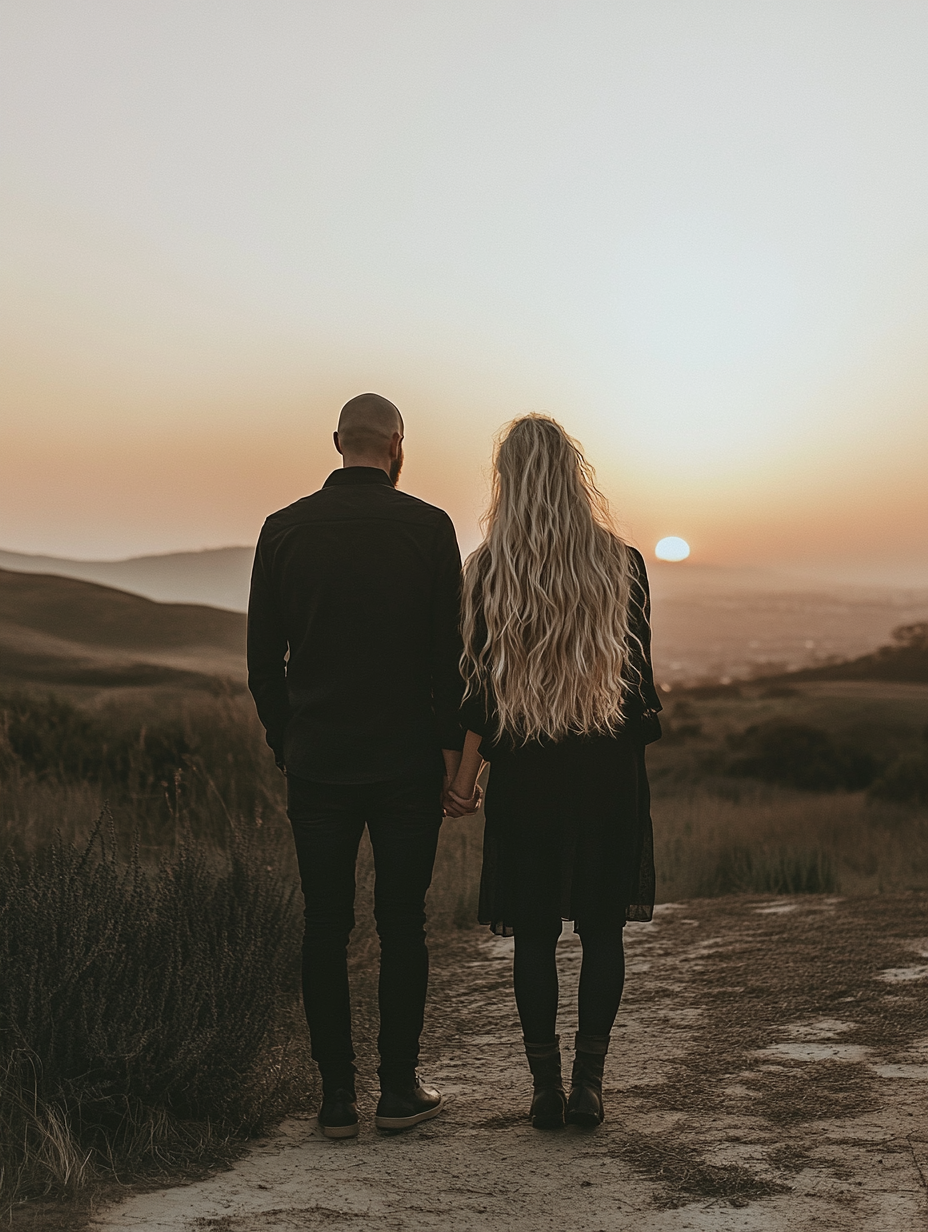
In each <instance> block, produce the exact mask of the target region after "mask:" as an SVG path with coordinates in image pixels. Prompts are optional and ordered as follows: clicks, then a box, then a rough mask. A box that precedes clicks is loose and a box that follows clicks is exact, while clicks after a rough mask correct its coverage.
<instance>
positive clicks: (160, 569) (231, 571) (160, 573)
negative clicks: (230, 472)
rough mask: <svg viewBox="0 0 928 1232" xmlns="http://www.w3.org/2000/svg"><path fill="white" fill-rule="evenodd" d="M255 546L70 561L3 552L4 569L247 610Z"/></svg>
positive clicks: (0, 564) (158, 597)
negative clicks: (121, 558)
mask: <svg viewBox="0 0 928 1232" xmlns="http://www.w3.org/2000/svg"><path fill="white" fill-rule="evenodd" d="M253 557H254V549H253V548H250V547H232V548H209V549H206V550H205V551H202V552H165V553H163V554H160V555H157V556H133V557H129V558H128V559H126V560H68V559H66V558H64V557H60V556H29V555H26V554H24V553H22V552H7V551H0V569H14V570H16V572H18V573H44V574H55V575H57V576H59V577H71V578H80V579H81V580H82V581H85V582H97V583H99V584H100V585H103V586H115V587H117V588H118V589H119V590H128V591H132V592H133V593H135V594H138V595H144V596H145V598H147V599H154V600H155V601H156V602H158V603H205V604H209V605H210V606H211V607H220V608H229V609H231V610H232V611H236V612H243V611H244V610H245V607H246V606H247V603H248V581H249V577H250V575H251V562H252V558H253Z"/></svg>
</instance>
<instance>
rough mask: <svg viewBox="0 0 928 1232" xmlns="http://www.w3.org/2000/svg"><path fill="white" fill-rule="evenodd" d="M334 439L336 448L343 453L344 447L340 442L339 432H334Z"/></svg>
mask: <svg viewBox="0 0 928 1232" xmlns="http://www.w3.org/2000/svg"><path fill="white" fill-rule="evenodd" d="M332 440H333V441H334V442H335V448H336V449H337V450H338V452H339V453H341V451H342V447H341V445H339V443H338V433H337V432H333V433H332Z"/></svg>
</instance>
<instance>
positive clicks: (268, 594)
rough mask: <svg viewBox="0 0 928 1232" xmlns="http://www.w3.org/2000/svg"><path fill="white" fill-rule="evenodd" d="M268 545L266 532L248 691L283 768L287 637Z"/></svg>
mask: <svg viewBox="0 0 928 1232" xmlns="http://www.w3.org/2000/svg"><path fill="white" fill-rule="evenodd" d="M266 557H267V543H266V539H265V533H264V531H263V530H262V532H261V536H260V538H259V539H258V547H257V550H256V551H255V563H254V567H253V569H252V573H251V593H250V596H249V599H248V688H249V689H250V690H251V695H252V697H254V699H255V706H256V708H257V711H258V718H259V719H260V720H261V722H262V723H263V724H264V730H265V732H266V733H267V742H268V744H269V745H270V747H271V748H272V749H273V750H274V757H275V759H276V761H277V764H278V765H279V766H282V765H283V758H284V735H285V734H286V730H287V724H288V723H289V721H290V701H289V698H288V696H287V666H286V659H287V649H288V644H287V635H286V632H285V630H284V622H283V615H282V613H281V610H280V604H279V601H278V598H277V596H276V594H275V593H274V590H273V587H272V585H271V581H270V578H269V576H268V570H267V560H266Z"/></svg>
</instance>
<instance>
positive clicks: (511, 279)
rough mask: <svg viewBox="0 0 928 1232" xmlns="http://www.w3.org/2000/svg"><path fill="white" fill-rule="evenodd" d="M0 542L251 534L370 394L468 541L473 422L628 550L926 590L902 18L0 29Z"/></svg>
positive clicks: (322, 463) (76, 12) (470, 15)
mask: <svg viewBox="0 0 928 1232" xmlns="http://www.w3.org/2000/svg"><path fill="white" fill-rule="evenodd" d="M2 21H3V25H4V31H3V33H4V37H3V40H2V46H3V50H2V51H0V63H2V65H3V74H2V75H3V77H4V80H5V82H6V85H5V87H4V92H5V95H6V98H5V111H6V114H7V115H8V116H9V115H13V116H14V117H15V124H12V125H9V124H8V125H7V128H6V132H5V135H4V136H3V138H2V157H3V160H4V166H5V168H6V173H5V177H4V183H5V188H4V190H3V195H2V200H0V208H2V213H3V218H4V225H3V228H2V233H3V237H4V238H3V241H2V243H3V249H4V265H5V269H6V275H5V286H6V291H5V294H4V301H5V302H4V308H3V315H2V321H0V333H2V337H3V346H4V351H5V353H6V356H7V359H6V361H5V363H4V368H3V374H2V378H0V379H2V398H3V407H4V410H3V427H2V431H0V446H2V447H0V547H3V548H7V549H13V550H18V551H26V552H44V553H51V554H59V555H71V556H80V557H117V556H124V555H130V554H138V553H144V552H153V551H171V550H185V549H191V548H198V547H204V546H220V545H224V544H230V543H248V542H251V541H253V540H254V537H255V535H256V533H257V530H258V529H259V527H260V524H261V521H262V520H263V517H264V516H265V515H266V514H267V513H268V512H270V511H271V510H273V509H275V508H278V507H280V506H281V505H283V504H286V503H288V502H289V501H291V500H293V499H295V498H296V497H298V496H300V495H302V494H304V493H305V492H306V491H309V490H312V488H314V487H315V486H318V484H319V483H320V482H321V481H322V480H323V479H324V477H325V475H326V474H327V473H328V472H329V470H330V469H332V468H334V466H335V465H337V464H338V459H337V456H336V455H335V454H334V451H333V450H332V448H331V444H330V433H331V430H332V427H333V426H334V420H335V418H336V416H337V412H338V408H339V406H340V405H341V403H342V402H343V401H345V400H346V399H347V398H348V397H351V396H352V395H354V394H355V393H358V392H361V391H362V390H365V389H375V390H377V391H379V392H382V393H384V394H385V395H386V396H388V397H390V398H392V399H393V400H394V401H395V402H397V404H398V405H399V406H400V408H401V409H402V411H403V413H404V415H405V417H406V421H407V463H406V468H405V471H404V476H403V480H402V483H403V486H404V487H405V488H406V489H407V490H408V491H411V492H414V493H415V494H417V495H420V496H422V497H423V498H425V499H427V500H431V501H434V502H436V503H439V504H442V505H443V506H444V507H446V508H447V509H448V510H449V512H450V513H451V514H452V516H453V517H454V518H455V521H456V524H457V525H458V529H459V533H460V537H461V541H462V546H464V547H466V548H470V547H472V546H473V545H474V543H475V542H476V538H477V517H478V515H479V512H480V510H481V508H482V505H483V501H484V497H485V487H486V476H487V470H488V466H489V456H490V450H491V445H492V438H493V435H494V433H495V432H496V431H497V430H498V428H499V427H500V425H501V424H502V423H504V422H505V421H506V420H508V419H510V418H512V417H513V416H514V415H517V414H519V413H521V412H523V411H526V410H544V411H548V412H550V413H551V414H553V415H555V416H556V417H557V418H558V419H560V420H561V422H563V423H564V425H565V427H566V428H567V429H568V431H570V432H571V433H572V434H573V435H575V436H576V437H578V438H579V439H580V440H581V442H582V443H583V444H584V446H585V447H586V450H587V453H588V456H589V457H590V460H591V461H592V462H593V464H594V465H595V467H596V469H597V473H598V475H599V478H600V482H601V485H602V487H603V488H604V490H605V491H606V492H607V494H608V495H609V497H610V499H611V500H612V502H613V505H614V508H615V511H616V514H617V517H618V519H619V522H620V524H621V525H622V526H623V527H624V528H625V530H626V532H627V533H628V535H629V537H630V538H632V539H633V541H635V542H636V543H638V544H640V545H641V546H642V547H643V548H645V549H646V550H648V551H650V550H651V549H652V548H653V544H654V543H655V542H656V540H657V539H658V538H660V537H661V536H663V535H681V536H683V537H684V538H685V539H687V541H688V542H689V543H690V544H691V546H692V549H693V557H692V559H693V560H694V561H701V562H706V563H715V564H763V565H767V564H770V565H780V566H806V567H812V566H821V567H822V568H823V569H824V568H833V569H835V570H838V571H844V572H845V573H853V572H854V570H860V571H862V574H861V575H862V576H863V573H864V572H866V571H868V570H869V571H871V572H873V571H874V570H876V571H877V572H878V571H879V570H880V569H883V570H884V571H885V572H886V573H887V576H889V574H892V573H893V571H894V570H895V571H896V574H898V576H899V577H900V578H901V577H902V576H905V577H911V578H912V579H916V578H918V577H921V576H923V577H924V579H925V583H926V584H928V483H926V470H928V467H926V460H928V346H926V341H928V159H926V158H925V149H926V137H928V76H926V74H925V73H924V63H925V58H926V52H928V9H926V8H925V6H924V5H921V4H916V3H909V2H907V0H906V2H902V0H899V2H897V0H884V2H882V3H879V4H877V3H870V2H866V3H864V2H861V0H846V2H844V3H841V4H837V3H831V2H823V0H802V2H801V3H799V2H796V3H794V2H793V0H779V2H778V3H777V4H776V5H768V4H761V3H753V2H749V3H746V4H745V3H735V2H734V0H731V2H721V0H704V2H703V0H700V2H699V3H697V4H692V3H686V2H684V0H675V2H669V0H653V3H649V4H648V5H641V4H638V3H634V2H628V3H625V2H622V0H616V2H615V3H609V4H604V3H587V2H584V0H575V2H572V3H566V2H560V0H558V2H557V3H546V2H543V3H541V4H539V3H528V2H527V0H524V2H522V0H520V2H518V3H516V2H514V0H495V2H494V3H490V0H472V2H469V3H468V4H466V5H465V4H463V3H438V4H435V3H427V2H426V0H402V2H400V0H326V2H324V3H314V2H309V3H298V2H297V0H266V2H265V3H262V4H261V5H258V4H257V3H254V2H253V0H249V2H248V3H243V2H231V3H226V4H218V3H214V2H209V3H207V2H197V3H194V4H185V3H182V2H181V0H140V3H138V4H134V5H132V6H124V5H120V4H117V3H116V0H89V2H88V3H86V4H83V5H81V6H73V5H70V4H68V3H65V0H34V3H30V4H29V5H11V6H9V7H8V8H7V9H6V10H5V13H4V14H3V17H2Z"/></svg>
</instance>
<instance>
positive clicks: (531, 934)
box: [248, 394, 660, 1138]
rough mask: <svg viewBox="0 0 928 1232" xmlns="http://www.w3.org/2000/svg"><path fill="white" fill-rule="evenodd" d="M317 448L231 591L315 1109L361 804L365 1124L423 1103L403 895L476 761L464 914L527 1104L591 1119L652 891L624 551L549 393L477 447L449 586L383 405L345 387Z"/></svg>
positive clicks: (342, 1119)
mask: <svg viewBox="0 0 928 1232" xmlns="http://www.w3.org/2000/svg"><path fill="white" fill-rule="evenodd" d="M335 448H336V449H337V450H338V452H339V453H340V454H341V455H342V460H343V464H344V465H343V469H341V470H336V471H334V472H333V473H332V474H331V475H330V476H329V478H328V479H327V480H326V481H325V484H324V485H323V487H322V489H321V490H320V491H318V492H314V493H313V494H312V495H311V496H307V497H304V498H303V499H302V500H299V501H297V502H296V503H295V504H293V505H290V506H289V507H288V508H286V509H283V510H281V511H280V512H279V513H275V514H273V515H272V516H271V517H270V518H268V520H267V522H266V523H265V525H264V528H263V530H262V532H261V536H260V539H259V541H258V548H257V553H256V556H255V564H254V573H253V577H252V586H251V598H250V602H249V612H248V669H249V677H248V682H249V687H250V689H251V692H252V694H253V695H254V698H255V702H256V705H257V709H258V714H259V716H260V718H261V721H262V723H263V724H264V727H265V729H266V731H267V742H268V744H269V745H270V747H271V749H272V750H273V752H274V756H275V758H276V760H277V764H278V765H279V766H280V767H281V769H282V770H285V773H286V775H287V812H288V816H289V818H290V821H291V823H292V826H293V835H294V839H295V842H296V853H297V858H298V861H299V868H300V878H301V882H302V889H303V895H304V899H305V904H306V911H305V921H306V924H305V934H304V940H303V968H302V970H303V1000H304V1005H305V1009H306V1018H307V1021H308V1023H309V1031H310V1037H311V1042H312V1055H313V1058H314V1060H315V1061H316V1062H317V1064H318V1065H319V1069H320V1071H321V1074H322V1088H323V1098H322V1107H321V1109H320V1112H319V1124H320V1126H321V1128H322V1130H323V1132H324V1133H325V1135H326V1136H328V1137H330V1138H348V1137H353V1136H354V1135H356V1134H357V1132H358V1112H357V1106H356V1101H355V1082H354V1079H355V1067H354V1059H355V1053H354V1049H353V1047H352V1042H351V1008H350V1002H349V992H348V972H347V962H346V955H347V947H348V938H349V934H350V933H351V930H352V928H353V926H354V895H355V864H356V860H357V853H358V844H359V842H360V840H361V836H362V833H363V831H364V827H365V825H366V826H367V827H368V831H369V833H370V840H371V844H372V847H373V851H374V861H375V869H376V886H375V892H374V910H375V916H376V922H377V932H378V934H379V937H380V945H381V962H380V983H379V1004H380V1033H379V1035H378V1040H377V1045H378V1049H379V1052H380V1067H379V1070H378V1073H379V1076H380V1086H381V1096H380V1101H379V1103H378V1105H377V1113H376V1124H377V1126H378V1127H379V1128H381V1129H391V1130H397V1129H405V1128H407V1127H409V1126H411V1125H415V1124H417V1123H418V1122H420V1121H424V1120H427V1119H429V1118H430V1117H433V1116H435V1115H436V1114H437V1113H438V1112H440V1111H441V1108H442V1097H441V1095H440V1093H439V1092H438V1091H436V1090H435V1089H434V1088H432V1087H429V1086H426V1085H425V1084H423V1083H422V1082H421V1081H420V1078H419V1075H418V1072H417V1065H418V1060H419V1036H420V1034H421V1031H422V1023H423V1013H424V1007H425V997H426V989H427V984H428V951H427V949H426V944H425V928H424V925H425V895H426V891H427V890H428V887H429V882H430V880H431V876H432V865H433V863H434V859H435V850H436V846H437V843H438V833H439V829H440V827H441V824H442V818H443V816H444V817H452V818H453V817H460V816H463V815H465V814H468V813H474V812H476V811H477V809H478V808H479V806H480V802H481V791H480V788H479V787H478V785H477V780H478V776H479V775H480V772H481V770H482V768H483V764H484V762H485V761H488V762H489V763H490V765H491V774H490V779H489V785H488V787H487V794H486V808H485V813H486V827H485V832H484V862H483V874H482V879H481V887H480V913H479V918H480V921H481V923H484V924H488V925H490V927H491V928H492V929H493V931H494V932H495V933H498V934H504V935H506V936H513V935H514V937H515V959H514V967H513V976H514V983H515V996H516V1002H517V1005H518V1010H519V1018H520V1020H521V1024H522V1031H523V1036H524V1041H525V1051H526V1055H527V1058H528V1065H529V1068H530V1070H531V1074H532V1077H533V1085H534V1095H533V1098H532V1103H531V1111H530V1116H531V1120H532V1124H533V1125H534V1126H536V1127H537V1128H539V1129H554V1128H557V1127H559V1126H562V1125H563V1124H564V1123H565V1120H566V1121H567V1122H568V1123H572V1124H576V1125H585V1126H594V1125H598V1124H599V1123H600V1122H601V1121H602V1119H603V1104H602V1076H603V1064H604V1060H605V1056H606V1051H607V1048H608V1044H609V1035H610V1032H611V1030H612V1025H613V1022H614V1020H615V1016H616V1013H617V1011H618V1007H619V1000H620V997H621V995H622V986H623V982H624V977H625V962H624V954H623V948H622V929H623V927H624V924H625V921H626V920H629V919H631V920H648V919H650V918H651V908H652V905H653V902H654V867H653V854H652V852H653V847H652V838H651V819H650V812H649V795H648V781H647V776H646V773H645V764H644V746H645V744H646V743H648V742H649V741H650V740H652V739H655V738H656V737H657V736H658V735H659V734H660V725H659V721H658V719H657V711H658V710H659V709H660V702H659V701H658V698H657V694H656V693H655V691H654V683H653V676H652V672H651V664H650V630H649V625H648V616H649V602H648V584H647V577H646V574H645V568H644V562H643V560H642V558H641V556H640V554H639V553H638V552H637V551H636V550H635V549H634V548H631V547H629V546H628V545H627V544H625V543H624V542H623V541H622V540H621V539H620V538H619V537H618V535H616V534H615V532H614V531H613V530H612V529H611V527H610V519H609V512H608V509H607V506H606V503H605V500H604V499H603V497H602V496H601V495H600V493H599V492H598V491H597V489H596V487H595V485H594V482H593V473H592V470H591V468H590V467H589V465H588V464H587V462H586V460H585V459H584V457H583V454H582V453H581V451H580V449H579V447H578V446H577V445H576V443H575V442H574V441H572V440H571V439H570V437H568V436H567V435H566V433H565V432H564V431H563V429H562V428H561V427H560V426H559V425H558V424H557V423H555V422H554V420H552V419H550V418H547V417H546V416H541V415H527V416H525V417H523V418H520V419H517V420H515V422H514V423H512V424H511V425H510V426H509V428H508V430H507V432H506V435H505V436H504V437H503V439H502V441H501V443H500V445H499V448H498V450H497V453H496V459H495V473H494V485H493V498H492V502H491V505H490V510H489V513H488V515H487V518H486V532H487V533H486V538H485V540H484V542H483V543H482V544H481V546H480V547H479V548H478V549H477V550H476V552H474V553H473V555H472V556H471V557H470V558H469V559H468V561H467V563H466V565H465V568H464V573H463V587H462V574H461V559H460V554H459V552H458V546H457V541H456V539H455V534H454V529H453V527H452V524H451V520H450V518H449V517H448V515H447V514H445V513H443V512H442V511H441V510H440V509H436V508H435V507H434V506H432V505H427V504H425V503H424V502H423V501H420V500H417V499H416V498H415V497H412V496H407V495H405V494H404V493H402V492H399V491H397V489H396V482H397V480H398V478H399V474H400V469H401V467H402V463H403V420H402V416H401V415H400V413H399V411H398V410H397V408H396V407H395V406H394V405H393V403H392V402H388V401H387V400H386V399H385V398H382V397H380V396H379V395H377V394H361V395H360V396H359V397H357V398H353V399H352V400H351V401H350V402H348V403H347V404H346V406H345V407H344V408H343V409H342V412H341V416H340V418H339V421H338V430H337V431H336V433H335ZM564 920H572V921H574V927H575V929H576V931H577V932H578V933H579V935H580V938H581V941H582V943H583V962H582V967H581V974H580V987H579V1006H578V1008H579V1028H580V1029H579V1031H578V1033H577V1037H576V1057H575V1060H574V1065H573V1072H572V1078H571V1086H570V1091H569V1094H568V1093H566V1092H565V1090H564V1085H563V1082H562V1079H561V1057H560V1049H559V1041H558V1036H557V1035H556V1033H555V1031H556V1026H555V1022H556V1016H557V1004H558V980H557V968H556V965H555V947H556V945H557V939H558V937H559V935H560V932H561V927H562V922H563V921H564Z"/></svg>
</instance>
